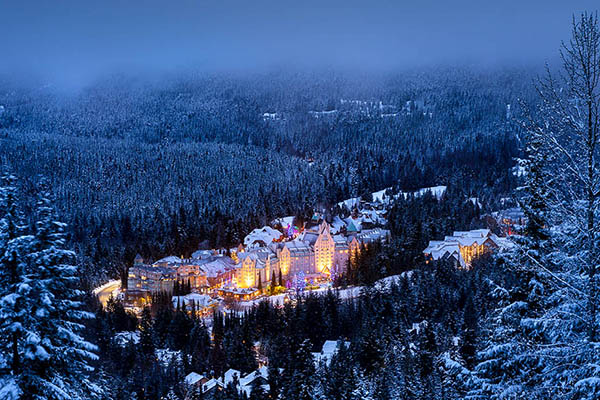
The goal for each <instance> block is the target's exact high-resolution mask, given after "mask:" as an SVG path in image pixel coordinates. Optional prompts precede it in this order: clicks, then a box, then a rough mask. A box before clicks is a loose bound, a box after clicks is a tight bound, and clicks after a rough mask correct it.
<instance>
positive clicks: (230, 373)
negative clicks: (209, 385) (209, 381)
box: [222, 368, 242, 386]
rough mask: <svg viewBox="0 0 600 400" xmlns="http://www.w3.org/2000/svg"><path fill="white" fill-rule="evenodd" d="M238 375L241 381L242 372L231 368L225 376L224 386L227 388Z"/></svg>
mask: <svg viewBox="0 0 600 400" xmlns="http://www.w3.org/2000/svg"><path fill="white" fill-rule="evenodd" d="M236 375H237V377H238V379H240V377H241V376H242V374H241V373H240V371H238V370H237V369H233V368H230V369H228V370H227V371H225V375H224V377H223V380H222V383H223V386H227V385H229V384H230V383H231V382H233V379H234V377H235V376H236Z"/></svg>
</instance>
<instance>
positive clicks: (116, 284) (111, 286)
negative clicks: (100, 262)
mask: <svg viewBox="0 0 600 400" xmlns="http://www.w3.org/2000/svg"><path fill="white" fill-rule="evenodd" d="M120 287H121V281H120V280H118V279H117V280H114V281H110V282H107V283H105V284H104V285H102V286H100V287H98V288H96V289H94V294H95V295H96V296H98V300H100V303H102V305H103V306H104V307H106V302H107V301H108V298H109V297H110V295H111V294H113V292H115V291H116V290H118V289H119V288H120ZM114 295H115V296H116V293H115V294H114Z"/></svg>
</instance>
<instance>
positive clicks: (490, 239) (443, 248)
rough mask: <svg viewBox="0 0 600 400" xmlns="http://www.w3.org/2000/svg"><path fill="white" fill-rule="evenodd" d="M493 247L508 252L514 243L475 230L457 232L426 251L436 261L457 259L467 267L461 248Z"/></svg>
mask: <svg viewBox="0 0 600 400" xmlns="http://www.w3.org/2000/svg"><path fill="white" fill-rule="evenodd" d="M475 244H476V245H478V246H481V245H484V244H486V245H492V246H497V247H498V248H500V250H506V249H509V248H510V247H512V242H511V241H510V240H509V239H507V238H501V237H498V236H497V235H495V234H494V233H492V232H491V231H490V230H489V229H474V230H471V231H455V232H454V233H453V234H452V236H446V237H445V238H444V240H432V241H430V242H429V245H428V246H427V248H426V249H425V250H423V253H424V254H428V255H429V256H431V258H432V259H434V260H439V259H445V258H448V257H454V258H456V259H457V260H458V261H459V263H460V265H461V266H463V267H465V266H467V263H466V262H465V260H464V259H463V257H462V255H461V252H460V248H461V247H468V246H473V245H475Z"/></svg>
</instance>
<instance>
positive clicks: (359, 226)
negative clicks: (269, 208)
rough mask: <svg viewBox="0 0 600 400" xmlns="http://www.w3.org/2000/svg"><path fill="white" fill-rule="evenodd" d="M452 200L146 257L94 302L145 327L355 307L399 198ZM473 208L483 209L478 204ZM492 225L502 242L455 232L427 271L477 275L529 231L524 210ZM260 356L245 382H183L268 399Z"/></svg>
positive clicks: (355, 204)
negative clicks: (166, 312) (406, 203)
mask: <svg viewBox="0 0 600 400" xmlns="http://www.w3.org/2000/svg"><path fill="white" fill-rule="evenodd" d="M445 191H446V187H445V186H436V187H430V188H423V189H420V190H417V191H415V192H411V193H406V192H400V193H395V194H393V193H392V192H391V189H385V190H381V191H379V192H375V193H373V194H372V196H371V199H369V200H371V201H365V200H363V199H361V198H360V197H357V198H352V199H349V200H346V201H343V202H341V203H339V204H337V207H338V209H337V211H338V212H339V211H340V210H342V212H341V213H340V215H344V214H347V215H348V217H346V218H343V217H341V216H340V215H336V216H334V217H332V218H331V220H330V221H328V220H327V218H326V216H328V215H331V213H327V212H325V211H324V212H322V213H318V212H317V213H314V215H313V216H312V218H311V219H310V220H308V221H304V222H302V223H299V222H298V218H296V217H294V216H289V217H283V218H278V219H276V220H274V221H272V223H271V225H270V226H264V227H262V228H256V229H254V230H253V231H252V232H250V233H249V234H248V235H247V236H246V237H245V238H244V241H243V243H240V244H239V245H238V246H237V247H234V248H228V249H224V248H222V249H200V250H197V251H195V252H194V253H192V254H191V257H187V258H186V257H179V256H174V255H170V256H166V257H164V258H161V259H159V260H156V261H150V260H146V259H145V258H144V257H143V256H142V255H140V254H138V255H137V256H136V257H135V259H134V260H133V263H132V265H131V266H130V267H129V270H128V273H127V275H126V276H125V277H124V279H122V280H121V281H111V282H108V283H107V284H105V285H103V286H101V287H99V288H97V289H96V290H95V293H96V294H97V295H98V297H99V299H100V300H101V302H102V303H103V305H104V306H105V307H107V306H108V307H111V304H112V305H113V306H114V304H116V303H117V302H118V303H120V304H122V305H123V309H124V310H127V312H129V313H132V314H136V315H137V316H140V314H141V315H142V318H143V310H149V309H152V307H151V306H152V304H153V303H154V302H163V303H165V302H166V303H167V304H169V306H170V305H171V304H172V309H173V310H175V311H177V312H183V313H186V314H188V315H191V316H193V317H194V318H200V319H203V320H204V321H205V322H204V323H205V324H207V325H210V324H211V323H212V322H213V318H214V317H215V315H228V314H237V313H243V312H244V311H245V310H250V309H252V308H253V307H256V306H258V305H259V304H260V302H261V301H268V302H270V303H271V304H272V305H275V306H276V307H283V306H284V305H285V304H288V303H290V304H295V302H296V301H297V299H298V298H299V297H302V296H307V295H311V294H314V295H327V294H328V295H331V293H335V294H336V295H337V296H339V297H340V298H342V299H352V298H354V297H357V296H358V295H359V294H360V291H361V290H362V289H363V288H362V287H361V286H351V285H350V286H349V285H347V284H346V283H345V282H344V277H345V276H346V275H347V274H348V272H349V269H350V268H352V265H353V263H354V262H355V260H356V258H357V257H358V256H359V255H360V254H361V252H362V251H365V250H367V249H368V248H369V246H371V245H373V244H384V243H385V242H386V241H388V240H389V239H390V231H389V230H388V229H386V225H387V219H386V217H387V214H388V212H389V210H390V207H391V205H392V203H393V201H394V199H396V198H398V196H403V197H404V198H407V197H412V198H419V197H421V196H425V195H427V196H431V197H433V198H434V199H437V200H439V199H441V198H442V196H444V194H445ZM466 202H468V203H471V204H472V205H473V206H474V207H481V204H480V203H479V201H478V199H476V198H469V199H467V200H466ZM484 220H485V221H488V224H489V225H493V226H494V227H495V229H496V230H497V231H498V234H496V233H493V232H492V230H491V229H489V228H480V229H474V230H469V231H456V232H454V233H453V235H451V236H446V237H444V238H441V240H437V241H431V242H430V243H429V246H428V247H427V248H426V249H424V250H423V255H424V257H425V259H426V260H427V262H429V261H446V262H448V263H450V264H451V265H452V266H453V267H455V268H458V269H469V268H471V265H472V263H473V262H474V261H475V260H476V259H477V258H478V257H481V256H483V255H485V254H490V253H491V252H495V251H504V250H507V249H510V248H511V246H512V242H511V240H510V239H509V238H508V236H510V235H512V234H514V233H516V232H519V230H520V228H521V226H522V225H523V224H524V223H525V220H524V214H523V212H522V211H521V209H519V208H518V207H513V208H508V209H504V210H501V211H497V212H493V213H491V214H490V215H486V218H484ZM490 221H491V223H490ZM408 273H410V271H409V272H408ZM405 274H406V273H404V274H403V275H405ZM401 278H402V276H390V277H387V278H384V279H382V280H380V281H377V282H376V285H375V286H376V287H378V288H380V289H385V287H386V286H389V284H390V282H393V281H394V282H398V279H401ZM169 302H170V303H169ZM414 328H415V329H417V330H418V329H419V327H418V326H415V327H414ZM209 329H210V326H209ZM116 340H117V341H118V342H119V343H121V344H122V345H123V346H126V345H127V343H129V342H132V343H138V342H139V340H140V332H138V331H129V332H127V331H126V332H120V333H117V337H116ZM340 346H341V347H348V346H349V342H347V341H336V340H326V341H325V343H324V344H323V347H322V350H321V351H320V352H318V353H312V356H313V359H314V362H315V365H319V364H320V363H325V364H326V365H327V363H328V362H329V361H330V360H331V358H332V357H333V355H334V354H336V353H337V351H338V350H339V349H340ZM252 348H253V351H254V357H255V358H256V364H257V365H258V366H259V368H258V369H257V370H255V371H253V372H250V373H246V374H244V373H242V372H240V370H238V369H233V368H231V369H229V370H227V371H225V372H224V374H223V375H222V376H206V375H204V374H202V373H199V372H191V373H189V374H188V375H187V376H185V379H184V382H183V386H184V390H185V391H186V393H188V397H189V398H197V397H198V396H202V395H207V394H210V393H211V392H213V391H215V390H217V391H221V390H224V389H225V388H226V387H228V386H230V385H233V387H235V388H236V390H237V391H238V392H239V393H241V394H243V395H246V396H250V395H251V393H252V390H253V388H257V387H260V388H261V390H262V391H264V392H268V391H269V383H268V382H269V380H268V374H269V370H268V368H267V367H268V357H267V356H266V355H265V354H262V352H261V346H260V343H259V342H257V343H255V344H254V346H253V347H252ZM156 354H157V357H159V359H160V360H161V361H162V362H164V363H165V365H168V364H169V363H170V362H172V361H173V357H175V358H177V357H179V355H178V354H177V353H176V352H173V351H169V350H160V349H157V350H156ZM193 396H196V397H193Z"/></svg>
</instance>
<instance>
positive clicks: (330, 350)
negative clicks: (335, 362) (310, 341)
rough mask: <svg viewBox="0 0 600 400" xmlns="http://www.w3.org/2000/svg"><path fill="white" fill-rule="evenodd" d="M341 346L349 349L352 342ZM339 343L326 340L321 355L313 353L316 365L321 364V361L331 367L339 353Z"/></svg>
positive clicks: (342, 343) (345, 342)
mask: <svg viewBox="0 0 600 400" xmlns="http://www.w3.org/2000/svg"><path fill="white" fill-rule="evenodd" d="M340 345H341V346H344V347H345V348H348V347H349V346H350V342H347V341H344V342H340ZM338 350H339V347H338V342H337V341H336V340H326V341H325V343H323V347H322V348H321V352H320V353H312V354H313V357H314V359H315V363H316V364H319V363H320V362H321V361H323V362H325V364H326V365H329V363H330V362H331V359H332V358H333V356H334V355H335V354H336V353H337V352H338Z"/></svg>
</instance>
